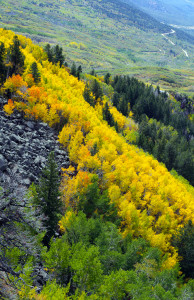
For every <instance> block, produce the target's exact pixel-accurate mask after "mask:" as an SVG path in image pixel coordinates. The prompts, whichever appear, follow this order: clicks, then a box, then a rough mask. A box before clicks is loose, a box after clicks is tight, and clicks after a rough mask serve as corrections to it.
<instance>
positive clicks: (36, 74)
mask: <svg viewBox="0 0 194 300" xmlns="http://www.w3.org/2000/svg"><path fill="white" fill-rule="evenodd" d="M30 70H31V73H32V76H33V78H34V82H35V83H38V82H40V73H39V71H38V67H37V63H36V62H33V63H32V65H31V68H30Z"/></svg>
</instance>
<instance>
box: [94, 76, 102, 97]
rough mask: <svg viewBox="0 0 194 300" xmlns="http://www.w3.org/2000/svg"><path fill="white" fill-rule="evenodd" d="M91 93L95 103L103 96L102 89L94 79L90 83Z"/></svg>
mask: <svg viewBox="0 0 194 300" xmlns="http://www.w3.org/2000/svg"><path fill="white" fill-rule="evenodd" d="M91 91H92V93H93V94H94V96H95V100H96V101H97V99H102V96H103V92H102V88H101V86H100V84H99V82H98V81H97V80H96V79H94V81H93V83H92V86H91Z"/></svg>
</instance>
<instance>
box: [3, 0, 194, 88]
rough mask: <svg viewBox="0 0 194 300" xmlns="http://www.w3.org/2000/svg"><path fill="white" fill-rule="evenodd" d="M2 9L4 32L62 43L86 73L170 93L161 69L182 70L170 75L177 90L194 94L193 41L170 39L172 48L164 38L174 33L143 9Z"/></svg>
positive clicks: (47, 5) (77, 5)
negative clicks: (142, 82)
mask: <svg viewBox="0 0 194 300" xmlns="http://www.w3.org/2000/svg"><path fill="white" fill-rule="evenodd" d="M0 5H1V18H0V25H1V26H2V27H3V26H6V28H8V29H12V30H14V31H15V32H21V33H23V34H24V35H26V36H30V37H31V38H32V39H33V40H34V41H36V42H43V43H47V42H49V43H60V44H61V45H62V46H63V48H64V50H65V52H66V53H67V61H68V62H70V63H71V60H72V59H73V60H74V61H75V62H76V63H77V64H81V65H82V66H83V67H84V70H85V71H89V70H91V69H92V68H93V67H95V69H97V71H98V72H99V73H101V74H103V73H105V72H106V71H107V70H108V71H109V72H111V73H114V74H115V73H125V74H129V73H130V74H135V75H136V74H137V75H139V76H140V77H145V79H146V80H148V81H150V82H153V83H156V84H157V83H158V82H159V83H160V84H163V86H164V87H166V88H168V85H169V80H167V81H165V78H164V76H162V75H161V73H163V71H164V70H160V67H168V68H172V69H173V68H174V69H177V68H178V69H182V71H181V72H180V73H181V75H179V74H177V71H173V70H171V71H167V72H168V73H169V74H170V77H171V79H172V80H171V79H170V81H171V83H172V86H173V85H174V88H176V89H180V88H186V90H188V91H189V92H192V91H193V87H192V79H193V77H194V74H193V69H194V63H193V62H194V56H193V55H194V54H193V53H194V45H193V39H192V38H191V37H190V36H189V35H186V34H182V33H181V32H179V33H178V34H176V33H175V34H173V35H171V36H169V38H170V39H171V41H172V42H173V43H174V44H175V45H172V44H171V43H170V42H169V41H168V40H167V39H166V38H164V36H162V35H161V34H162V33H165V32H170V28H169V27H168V26H166V25H163V24H161V23H159V22H157V21H156V20H154V19H152V18H151V17H149V16H148V15H146V14H145V13H142V12H141V11H139V10H138V9H135V8H132V7H130V6H128V5H126V4H122V3H120V2H118V1H115V0H114V1H113V0H111V1H105V0H103V1H99V0H97V1H94V0H92V1H82V0H74V1H70V0H69V1H64V0H62V1H59V0H56V1H55V2H53V1H46V0H43V1H25V0H23V1H11V0H8V1H6V2H5V1H0ZM182 49H184V50H185V51H187V53H188V57H187V56H186V55H185V53H184V52H183V50H182ZM150 66H153V67H155V68H153V69H150ZM139 67H140V68H139ZM142 67H143V69H141V68H142ZM158 67H159V68H158ZM187 70H188V71H187ZM180 76H181V77H180ZM161 77H163V78H161ZM162 81H164V82H162Z"/></svg>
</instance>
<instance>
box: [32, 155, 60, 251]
mask: <svg viewBox="0 0 194 300" xmlns="http://www.w3.org/2000/svg"><path fill="white" fill-rule="evenodd" d="M59 185H60V177H59V174H58V168H57V164H56V163H55V160H54V153H53V152H51V153H50V154H49V157H48V162H47V165H46V167H45V169H44V170H43V171H42V177H41V178H40V180H39V185H37V187H36V191H37V194H36V196H35V199H34V202H35V204H36V205H38V206H39V208H40V211H41V213H42V214H44V216H45V219H44V220H43V225H44V226H45V227H46V231H47V232H46V235H45V237H44V240H43V242H44V244H45V245H47V246H48V244H49V241H50V239H51V237H52V236H53V235H54V234H55V232H56V230H57V228H58V222H59V220H60V213H61V210H62V201H61V199H60V192H59Z"/></svg>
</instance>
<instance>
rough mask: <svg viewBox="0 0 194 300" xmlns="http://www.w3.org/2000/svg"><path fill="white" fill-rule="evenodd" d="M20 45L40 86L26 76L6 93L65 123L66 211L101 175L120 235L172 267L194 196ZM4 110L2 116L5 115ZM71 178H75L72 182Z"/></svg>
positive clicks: (31, 112) (130, 131) (64, 77)
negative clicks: (165, 255)
mask: <svg viewBox="0 0 194 300" xmlns="http://www.w3.org/2000/svg"><path fill="white" fill-rule="evenodd" d="M12 38H13V33H11V32H9V31H5V30H0V41H2V42H4V43H5V45H6V47H8V45H9V44H10V41H11V40H12ZM21 39H22V44H23V45H25V48H24V49H23V50H22V51H23V53H24V55H25V56H26V59H25V66H26V68H27V69H29V66H30V64H31V63H32V62H33V61H36V63H37V66H38V70H39V72H40V74H41V82H40V84H39V86H38V87H37V86H33V85H32V83H31V82H30V80H29V79H26V74H27V73H26V74H24V78H25V80H26V81H27V83H26V82H25V81H24V78H23V79H22V78H19V77H16V78H13V77H12V78H11V79H8V80H7V81H6V83H5V87H6V88H11V89H12V91H14V93H15V92H20V93H23V95H24V96H25V101H24V102H22V101H20V102H19V101H18V102H17V101H16V102H14V105H15V107H16V108H17V109H20V110H23V111H24V112H25V114H26V115H28V116H33V117H35V118H38V119H41V120H43V121H44V122H47V123H48V124H50V125H51V126H52V125H54V124H56V123H59V122H60V121H61V118H65V122H64V123H65V125H64V127H63V128H62V130H61V132H60V134H59V141H60V143H62V144H63V145H64V147H66V148H67V149H68V151H69V157H70V160H71V162H73V164H74V165H75V166H76V168H75V172H74V171H72V172H71V171H70V170H69V171H68V170H66V171H64V176H63V182H62V187H61V189H62V192H63V200H64V202H65V204H66V206H67V207H68V206H69V207H73V208H74V209H76V208H77V201H79V199H78V198H77V196H76V195H77V193H83V192H84V191H85V189H86V188H87V186H88V185H89V184H90V183H91V178H92V176H93V174H95V173H96V174H97V175H99V176H100V187H101V188H102V189H108V192H109V197H110V199H111V201H114V202H116V204H117V207H118V214H119V215H120V216H121V217H122V219H123V223H122V225H123V228H124V232H123V234H124V235H125V234H127V233H129V232H130V233H132V234H133V235H134V236H136V237H138V236H141V237H143V238H146V239H147V240H149V241H150V243H151V244H152V245H153V246H157V247H159V248H161V249H162V250H163V251H164V252H168V251H170V252H171V253H172V254H173V255H172V256H171V257H170V256H169V261H168V263H167V265H168V266H169V265H173V264H174V263H175V262H176V255H175V250H174V249H173V248H172V246H171V245H170V240H171V236H172V234H173V232H174V231H175V229H176V228H177V229H178V228H179V227H181V226H182V225H183V224H185V223H186V222H187V221H188V220H189V219H191V220H192V221H193V222H194V214H193V211H194V189H193V188H192V187H191V186H189V185H188V183H186V182H184V181H183V180H181V179H179V178H178V177H176V178H175V176H173V175H171V174H170V173H169V172H168V171H167V169H166V168H165V167H164V166H163V165H161V164H160V163H159V162H158V161H157V160H155V159H153V157H151V156H149V155H147V154H145V153H144V152H143V151H142V150H140V149H138V148H137V147H135V146H132V145H130V144H128V143H127V142H126V140H127V141H128V142H132V141H133V139H134V138H135V132H136V130H137V125H136V124H135V123H134V122H133V121H132V120H131V119H130V118H125V117H123V116H122V115H121V114H120V113H118V112H117V111H116V109H115V108H111V113H113V115H114V116H115V117H116V119H118V126H119V128H120V129H123V130H124V135H125V137H123V136H121V135H119V134H117V132H116V131H115V130H114V129H113V128H111V127H110V126H107V124H106V122H104V121H103V118H102V106H101V105H97V106H96V107H95V109H94V108H93V107H91V106H90V105H89V104H88V103H87V102H86V101H85V100H84V98H83V91H84V87H85V84H84V82H82V81H78V80H77V78H75V77H73V76H71V75H70V74H69V73H68V72H67V71H66V69H65V68H60V67H59V66H58V65H52V64H51V63H49V62H48V60H46V58H45V57H44V54H43V52H42V50H41V49H39V47H38V46H34V45H33V43H32V42H31V41H30V40H28V39H26V38H25V37H22V38H21ZM40 62H41V63H40ZM98 80H99V79H98ZM27 84H28V85H29V87H28V88H27ZM23 87H25V89H24V88H23ZM103 101H106V99H105V98H104V100H103ZM9 105H10V106H9V108H8V107H7V108H5V109H8V111H11V103H10V104H9ZM130 117H131V115H130ZM71 173H74V174H76V175H75V176H74V177H72V176H71ZM67 174H70V176H68V175H67Z"/></svg>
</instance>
